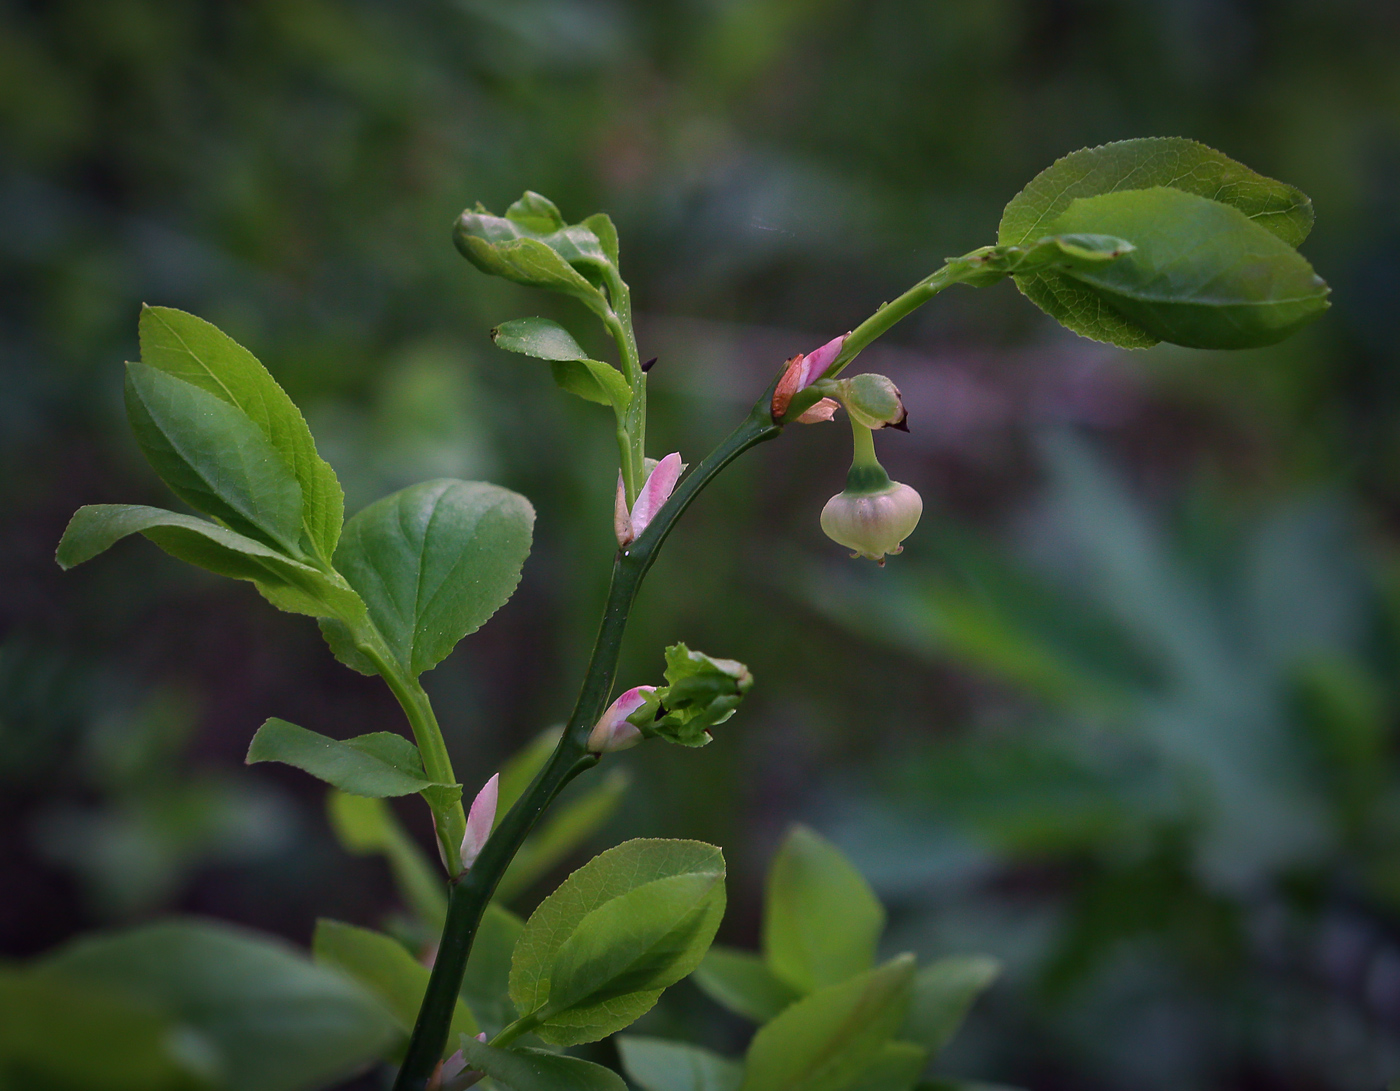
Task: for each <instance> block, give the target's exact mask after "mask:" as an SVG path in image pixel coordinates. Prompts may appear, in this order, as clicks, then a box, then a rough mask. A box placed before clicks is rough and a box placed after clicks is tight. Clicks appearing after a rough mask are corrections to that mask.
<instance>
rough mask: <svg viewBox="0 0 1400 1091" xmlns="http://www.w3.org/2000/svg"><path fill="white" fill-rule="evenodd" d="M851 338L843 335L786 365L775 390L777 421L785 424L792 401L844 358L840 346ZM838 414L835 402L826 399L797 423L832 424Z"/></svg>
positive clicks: (774, 407) (775, 414) (809, 409)
mask: <svg viewBox="0 0 1400 1091" xmlns="http://www.w3.org/2000/svg"><path fill="white" fill-rule="evenodd" d="M849 336H850V334H849V333H843V334H842V335H841V336H840V337H833V338H832V339H831V340H830V341H828V342H827V343H826V344H824V345H823V346H822V347H821V348H818V349H813V350H812V351H811V352H809V353H806V354H805V355H804V354H802V353H798V354H797V355H796V356H794V357H793V358H792V359H790V360H789V361H788V362H787V364H786V365H785V367H784V369H783V377H782V378H781V379H779V380H778V385H777V386H776V387H774V389H773V406H772V409H773V419H774V420H776V421H780V420H782V419H783V416H784V415H785V414H786V413H787V411H788V406H789V405H791V404H792V399H793V397H794V396H795V395H797V394H799V393H801V392H802V391H804V390H806V389H807V388H808V387H809V386H811V385H812V384H813V383H814V382H816V381H817V380H818V379H820V378H821V377H822V376H823V375H824V374H825V373H826V369H827V368H829V367H830V366H831V365H832V363H833V361H835V359H836V357H837V356H839V355H840V354H841V346H842V345H844V344H845V343H846V338H847V337H849ZM835 412H836V402H834V401H832V400H831V399H830V398H823V399H821V401H819V402H817V403H816V404H815V405H813V406H811V407H810V408H808V409H807V410H806V411H805V412H803V413H802V414H801V415H800V416H799V417H798V418H797V421H796V423H798V424H815V423H816V422H817V421H824V420H830V419H831V415H832V414H833V413H835Z"/></svg>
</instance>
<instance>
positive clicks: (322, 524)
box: [140, 307, 345, 558]
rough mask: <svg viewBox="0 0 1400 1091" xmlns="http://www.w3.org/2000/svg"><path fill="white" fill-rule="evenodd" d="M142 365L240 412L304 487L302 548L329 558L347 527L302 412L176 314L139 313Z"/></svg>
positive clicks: (253, 363)
mask: <svg viewBox="0 0 1400 1091" xmlns="http://www.w3.org/2000/svg"><path fill="white" fill-rule="evenodd" d="M140 331H141V362H142V363H144V364H147V365H148V366H150V367H153V368H156V369H157V370H159V371H163V372H165V373H166V374H167V375H170V376H172V377H174V378H176V379H182V380H184V381H185V382H187V383H190V384H192V385H194V386H197V387H199V388H200V389H201V390H204V391H205V392H207V393H209V394H213V395H214V396H215V397H217V398H220V399H222V400H223V401H225V402H227V403H228V404H229V405H231V406H234V407H235V408H237V409H239V410H241V411H242V412H243V413H244V414H245V415H246V416H247V417H248V418H249V419H250V420H252V422H253V423H254V424H255V425H257V427H258V428H259V429H260V430H261V431H262V433H263V435H264V436H266V437H267V441H268V443H270V444H271V445H272V448H273V449H274V450H275V451H276V452H277V454H278V456H279V457H280V458H281V459H282V461H283V463H284V464H285V465H286V466H287V468H288V469H289V470H290V471H291V473H292V475H293V476H294V477H295V478H296V480H297V483H298V484H299V485H300V486H301V502H302V512H301V522H302V529H303V533H304V540H303V544H304V545H306V546H308V547H309V552H311V553H313V554H317V553H319V554H320V555H321V556H323V557H326V558H329V557H330V556H331V554H332V553H334V552H335V544H336V542H337V541H338V540H339V538H340V527H341V524H342V523H343V522H344V521H345V497H344V494H343V493H342V492H341V488H340V482H339V480H337V478H336V476H335V471H334V470H333V469H331V467H330V464H329V463H327V462H326V461H325V460H324V459H323V458H321V456H320V455H319V454H317V453H316V441H315V440H314V439H313V438H312V436H311V429H310V428H308V427H307V426H306V418H305V417H303V416H302V415H301V410H299V409H298V408H297V407H296V404H295V403H294V402H293V401H292V399H291V398H289V397H288V396H287V393H286V391H284V390H283V389H282V388H281V387H280V386H279V385H278V384H277V380H275V379H274V378H273V377H272V375H271V374H270V373H269V372H268V370H267V368H265V367H263V365H262V364H261V363H259V362H258V359H257V357H255V356H254V355H253V354H252V353H251V352H249V351H248V350H247V349H245V348H244V347H243V346H242V345H240V344H239V343H238V342H237V341H235V340H234V339H233V338H232V337H230V336H228V334H226V333H224V332H223V331H222V330H220V329H219V328H218V327H217V326H214V325H211V324H210V323H208V322H206V321H204V319H202V318H196V317H195V316H194V315H192V314H186V313H185V312H184V311H177V310H174V309H173V308H170V307H142V308H141V323H140Z"/></svg>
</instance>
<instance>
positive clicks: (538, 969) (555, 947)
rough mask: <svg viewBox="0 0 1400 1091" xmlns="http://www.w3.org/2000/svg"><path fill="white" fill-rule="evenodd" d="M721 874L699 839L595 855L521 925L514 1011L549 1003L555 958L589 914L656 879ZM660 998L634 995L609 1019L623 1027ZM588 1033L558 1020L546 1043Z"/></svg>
mask: <svg viewBox="0 0 1400 1091" xmlns="http://www.w3.org/2000/svg"><path fill="white" fill-rule="evenodd" d="M723 873H724V856H723V854H722V853H721V852H720V850H719V849H717V848H715V847H714V846H713V845H706V844H703V843H701V842H699V841H669V840H653V839H645V840H635V841H627V842H624V843H623V844H621V845H618V846H616V847H615V848H611V849H608V851H606V852H604V853H600V854H599V855H598V856H595V857H594V858H593V859H592V860H590V861H589V862H588V863H586V864H584V865H583V867H581V868H579V869H578V870H577V871H575V872H574V873H573V874H572V875H570V876H569V877H568V878H567V879H565V880H564V882H563V883H561V884H560V885H559V888H558V889H557V890H555V891H554V893H553V894H551V895H550V896H549V897H548V898H546V899H545V900H544V901H543V902H541V903H540V905H539V908H537V909H536V910H535V912H534V913H533V914H531V916H530V919H529V920H528V921H526V922H525V930H524V931H523V932H522V933H521V935H520V939H519V941H518V942H517V943H516V945H515V954H514V957H513V959H512V962H511V972H510V996H511V1000H512V1001H513V1002H514V1003H515V1007H516V1010H517V1011H519V1012H521V1013H522V1014H524V1013H529V1012H534V1011H537V1010H539V1009H540V1008H543V1007H544V1006H545V1005H546V1004H547V1003H548V1002H549V999H550V988H551V982H550V975H551V973H552V969H553V966H554V961H555V957H556V955H557V954H558V952H559V950H560V948H561V947H562V946H563V945H564V943H565V942H566V941H567V940H568V939H569V937H570V936H572V935H573V934H574V933H575V932H576V931H577V930H578V929H579V927H580V925H581V924H582V922H583V921H584V919H585V918H586V917H587V916H588V915H589V914H590V913H592V912H594V911H595V910H597V909H598V908H600V907H601V906H603V905H605V904H607V903H608V902H610V901H612V900H613V899H615V898H619V897H621V896H622V895H624V894H626V893H628V892H629V891H631V890H634V889H636V888H637V887H639V886H642V885H644V884H646V883H650V882H653V881H655V880H657V879H666V878H671V877H674V876H681V875H692V874H709V875H714V874H720V875H722V874H723ZM697 961H698V956H697ZM658 995H660V994H659V992H655V991H648V992H644V993H642V994H640V995H634V996H633V997H632V998H629V999H628V1000H627V1001H626V1003H625V1004H624V1003H622V1002H618V1001H614V1002H613V1004H611V1005H610V1010H609V1012H608V1013H607V1015H608V1018H609V1020H610V1021H614V1020H615V1019H617V1018H625V1020H626V1021H625V1022H622V1023H621V1024H619V1026H626V1025H627V1023H630V1022H631V1021H632V1020H634V1019H636V1018H637V1017H639V1016H640V1015H641V1014H642V1013H643V1012H645V1011H646V1010H647V1009H649V1008H650V1007H651V1006H652V1004H654V1003H655V1002H656V997H657V996H658ZM590 1018H591V1016H590ZM592 1029H593V1026H592V1025H587V1024H583V1023H581V1024H580V1025H579V1026H577V1027H570V1026H567V1025H566V1024H565V1023H563V1022H562V1021H560V1022H556V1023H555V1024H553V1025H551V1027H550V1028H549V1030H548V1033H549V1035H550V1037H549V1038H547V1040H548V1041H552V1042H554V1043H555V1044H557V1045H565V1044H569V1043H570V1042H574V1041H577V1042H585V1041H593V1040H595V1037H601V1035H594V1034H593V1033H592ZM613 1029H618V1028H613ZM603 1033H609V1031H604V1032H603Z"/></svg>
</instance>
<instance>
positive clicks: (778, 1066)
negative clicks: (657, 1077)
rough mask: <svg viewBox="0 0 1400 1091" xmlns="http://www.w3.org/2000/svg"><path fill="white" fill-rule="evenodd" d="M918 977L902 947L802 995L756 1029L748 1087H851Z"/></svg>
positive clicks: (900, 1014) (797, 1090)
mask: <svg viewBox="0 0 1400 1091" xmlns="http://www.w3.org/2000/svg"><path fill="white" fill-rule="evenodd" d="M913 979H914V957H913V956H912V955H900V956H899V957H898V958H894V959H891V960H890V961H889V962H886V963H885V964H884V965H883V966H879V967H876V968H875V969H873V970H868V971H866V972H865V973H863V974H860V975H858V976H857V977H853V978H849V979H848V980H846V981H843V982H841V983H840V984H839V985H830V986H828V987H827V988H825V989H821V990H819V991H818V992H814V993H813V994H812V995H811V996H808V997H806V998H805V999H803V1000H799V1001H798V1002H797V1003H796V1004H794V1005H792V1007H790V1008H788V1009H787V1011H785V1012H783V1014H782V1015H780V1016H778V1017H777V1018H776V1019H774V1020H773V1021H772V1022H771V1023H769V1024H768V1025H767V1026H764V1027H761V1028H759V1031H758V1033H757V1034H755V1035H754V1038H753V1042H752V1043H750V1045H749V1051H748V1055H747V1058H746V1060H745V1065H744V1069H745V1075H744V1084H743V1091H846V1089H847V1088H849V1087H851V1086H852V1085H853V1084H855V1083H856V1082H857V1080H858V1078H859V1077H860V1076H861V1075H862V1073H864V1072H865V1071H866V1070H867V1069H868V1068H869V1066H870V1065H871V1064H872V1063H873V1062H874V1061H875V1060H876V1059H877V1058H878V1057H879V1056H880V1055H881V1053H882V1052H883V1050H884V1048H885V1046H886V1045H887V1044H888V1043H889V1041H890V1038H891V1037H892V1036H893V1034H894V1032H895V1031H896V1030H897V1029H898V1027H899V1024H900V1023H901V1021H903V1019H904V1014H905V1011H906V1010H907V1009H908V1007H909V991H910V987H911V985H912V983H913Z"/></svg>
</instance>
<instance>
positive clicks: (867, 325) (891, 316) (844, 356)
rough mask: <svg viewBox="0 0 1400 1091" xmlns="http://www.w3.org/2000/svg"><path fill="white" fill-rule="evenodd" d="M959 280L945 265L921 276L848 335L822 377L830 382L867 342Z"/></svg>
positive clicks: (880, 335) (952, 269)
mask: <svg viewBox="0 0 1400 1091" xmlns="http://www.w3.org/2000/svg"><path fill="white" fill-rule="evenodd" d="M960 279H962V278H960V277H959V276H958V275H957V271H956V270H955V269H954V268H953V267H952V266H950V265H944V266H943V268H941V269H939V270H937V271H936V272H933V273H930V274H929V275H928V276H926V277H924V279H923V280H921V281H919V283H918V284H915V285H914V286H913V287H912V288H910V289H909V290H908V291H907V292H905V293H904V294H903V295H901V296H899V297H897V298H895V299H892V300H890V301H889V302H888V303H885V304H882V305H881V306H880V309H879V310H877V311H876V312H875V313H874V314H872V315H871V316H870V317H869V318H867V319H866V320H865V321H864V322H862V323H861V324H860V325H859V326H857V327H856V328H855V329H853V330H852V331H851V332H850V334H848V335H847V337H846V340H845V341H844V342H843V343H842V345H841V352H840V354H839V355H838V356H837V357H836V359H835V360H833V361H832V362H831V366H830V367H829V368H827V369H826V373H825V375H823V378H826V379H831V378H834V377H835V376H837V375H840V374H841V372H842V371H843V370H845V368H846V365H848V364H849V363H850V362H851V361H852V360H854V359H855V358H856V357H857V356H859V355H860V353H861V350H862V349H864V348H865V347H866V346H867V345H869V344H870V342H872V341H874V340H875V339H876V338H879V337H882V336H884V335H885V334H886V333H887V332H888V331H889V329H890V327H891V326H893V325H894V324H895V323H896V322H898V321H899V320H900V319H902V318H906V317H908V316H909V315H911V314H913V313H914V312H915V311H917V310H918V309H919V308H920V307H922V306H923V305H924V304H925V303H927V302H928V301H929V300H930V299H932V298H933V297H934V296H936V295H937V294H938V293H939V292H941V291H943V289H944V288H947V287H949V286H950V285H953V284H957V283H958V282H959V281H960Z"/></svg>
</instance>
